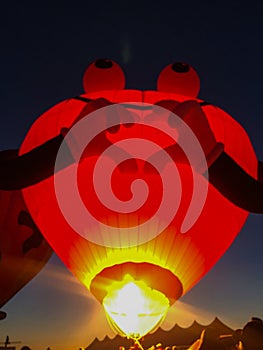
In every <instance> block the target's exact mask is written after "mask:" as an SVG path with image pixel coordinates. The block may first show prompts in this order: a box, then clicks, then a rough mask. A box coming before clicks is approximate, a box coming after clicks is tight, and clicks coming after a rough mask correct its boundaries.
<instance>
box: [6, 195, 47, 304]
mask: <svg viewBox="0 0 263 350" xmlns="http://www.w3.org/2000/svg"><path fill="white" fill-rule="evenodd" d="M0 213H1V215H0V254H1V258H0V307H2V306H3V305H4V304H5V303H7V302H8V301H9V300H10V299H11V298H12V297H13V296H14V295H15V294H16V293H17V292H18V291H19V290H20V289H21V288H23V287H24V286H25V285H26V284H27V283H28V282H29V281H31V279H32V278H33V277H34V276H35V275H36V274H37V273H38V272H39V271H40V270H41V269H42V267H43V266H44V265H45V263H46V262H47V261H48V259H49V258H50V256H51V254H52V252H53V250H52V249H51V247H50V246H49V244H48V243H47V242H46V240H45V239H44V237H43V236H42V234H41V232H40V231H39V229H38V228H37V226H36V224H35V223H34V221H33V220H32V217H31V215H30V213H29V211H28V209H27V207H26V205H25V202H24V199H23V196H22V192H21V191H0Z"/></svg>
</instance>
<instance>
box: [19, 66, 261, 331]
mask: <svg viewBox="0 0 263 350" xmlns="http://www.w3.org/2000/svg"><path fill="white" fill-rule="evenodd" d="M104 77H105V78H104ZM115 78H116V79H115ZM124 85H125V80H124V74H123V72H122V70H121V68H120V67H119V66H118V65H117V64H116V63H115V62H112V61H110V60H99V61H97V62H95V63H93V64H92V65H91V66H89V67H88V68H87V71H86V72H85V74H84V88H85V91H86V92H85V93H84V94H83V95H81V96H78V97H75V98H72V99H68V100H66V101H63V102H61V103H59V104H58V105H56V106H55V107H53V108H51V109H50V110H48V111H47V112H45V113H44V114H43V115H42V116H41V117H40V118H38V119H37V120H36V122H35V123H34V124H33V126H32V127H31V129H30V130H29V132H28V134H27V136H26V138H25V140H24V142H23V144H22V146H21V149H20V155H23V154H26V153H27V152H30V151H31V150H34V149H36V147H38V146H41V145H42V144H44V143H45V142H47V141H48V140H51V139H53V138H55V137H56V136H58V135H60V134H61V133H62V134H63V135H65V141H64V142H63V143H62V146H61V148H60V150H59V152H58V157H57V163H56V165H57V168H56V170H57V172H56V175H55V176H54V177H53V176H51V177H47V178H46V179H45V180H43V181H39V182H38V183H34V184H33V185H32V186H29V187H27V188H24V189H23V196H24V199H25V202H26V205H27V207H28V209H29V211H30V214H31V216H32V217H33V219H34V221H35V223H36V225H37V226H38V228H39V229H40V230H41V232H42V233H43V235H44V236H45V238H46V239H47V241H48V242H49V243H50V245H51V246H52V248H53V249H54V250H55V252H56V253H57V254H58V255H59V257H60V258H61V259H62V261H63V262H64V263H65V265H66V266H67V267H68V268H69V269H70V270H71V271H72V273H73V274H74V275H75V276H76V277H77V278H78V279H79V280H80V281H81V282H82V283H83V284H84V285H85V286H86V287H87V288H88V289H89V290H90V291H91V292H92V293H93V295H94V296H95V297H96V298H97V299H98V300H99V301H101V302H102V303H103V305H104V307H105V309H106V310H107V313H108V316H109V318H110V320H111V323H112V324H114V327H115V329H118V331H119V332H120V333H121V334H126V335H129V336H131V335H132V334H133V335H134V334H135V335H136V334H139V336H142V335H143V334H145V332H148V331H150V330H151V329H150V328H154V327H156V325H157V324H158V323H159V322H160V320H161V319H162V318H163V316H164V315H165V312H166V310H167V304H166V300H168V301H169V305H171V304H172V303H174V302H175V301H176V299H178V298H179V297H180V296H181V295H184V294H185V293H186V292H187V291H189V289H190V288H192V287H193V286H194V285H195V284H196V283H197V282H198V281H199V280H200V279H201V278H202V277H203V276H204V275H205V274H206V273H207V271H209V269H210V268H211V267H212V266H213V265H214V264H215V263H216V262H217V261H218V259H219V258H220V257H221V256H222V255H223V253H224V252H225V251H226V249H227V248H228V247H229V246H230V245H231V243H232V241H233V240H234V238H235V237H236V235H237V234H238V232H239V231H240V230H241V228H242V226H243V224H244V223H245V221H246V219H247V216H248V211H246V210H244V209H242V208H240V207H239V206H238V205H235V204H233V203H232V202H231V201H230V200H229V199H228V198H227V197H225V196H224V195H222V194H221V193H220V191H218V189H217V188H216V187H214V185H213V184H212V183H211V181H209V180H208V179H207V173H208V171H207V170H208V168H207V167H210V166H211V167H212V166H213V164H215V162H216V160H217V159H219V157H221V155H222V154H227V155H228V156H229V157H231V159H233V160H234V161H235V162H236V163H237V164H238V165H239V166H240V167H241V168H242V169H244V170H245V171H246V172H247V174H248V175H249V176H251V177H252V178H254V179H256V178H257V158H256V155H255V153H254V150H253V148H252V146H251V143H250V140H249V138H248V136H247V134H246V133H245V131H244V130H243V128H242V127H241V126H240V125H239V124H238V123H237V122H236V121H235V120H234V119H233V118H231V116H229V115H228V114H227V113H225V112H224V111H222V110H221V109H219V108H217V107H214V106H211V105H209V104H207V103H205V102H204V101H202V100H200V99H198V98H196V96H197V94H198V91H199V78H198V75H197V74H196V72H195V71H194V70H193V69H192V68H191V67H189V66H188V65H186V64H182V63H180V64H174V65H169V66H168V67H166V68H165V69H164V70H163V71H162V72H161V73H160V76H159V78H158V91H140V90H125V89H124ZM116 104H117V105H116ZM89 141H90V142H89ZM68 149H70V151H71V156H73V158H74V161H75V162H71V163H70V164H71V165H70V166H67V167H65V168H63V167H61V163H63V161H65V159H66V158H67V156H68V153H67V152H68ZM212 180H213V178H212ZM219 186H220V185H219ZM127 276H129V277H127ZM127 278H128V280H129V279H130V280H129V281H128V280H127ZM125 281H126V282H125ZM125 283H126V284H125ZM116 286H117V287H116ZM142 286H145V287H142ZM147 288H148V289H147ZM130 291H132V292H131V293H130ZM123 292H127V293H129V300H127V303H129V304H130V305H135V304H136V303H141V304H140V305H141V307H140V308H141V310H142V313H143V315H144V316H145V318H144V320H142V319H141V318H140V316H139V312H138V311H136V310H135V309H131V308H130V309H129V305H128V309H127V310H126V311H127V312H125V314H128V313H130V312H132V313H133V312H134V313H133V314H132V315H131V316H129V320H130V322H131V323H130V322H129V323H127V322H126V321H125V320H124V319H125V317H124V316H123V315H122V314H121V309H120V305H121V303H122V293H123ZM158 293H159V294H158ZM151 294H152V296H151V297H149V295H151ZM157 295H158V297H157ZM159 296H160V299H159ZM145 298H146V300H147V298H148V300H147V302H146V304H147V303H148V304H147V306H145V304H144V302H143V299H145ZM116 300H119V301H118V302H117V301H116ZM139 300H140V301H139ZM119 303H120V304H119ZM145 307H146V309H145ZM121 308H123V310H124V306H123V307H121ZM145 320H146V322H145ZM146 323H147V324H148V325H150V326H149V327H146V326H145V324H146Z"/></svg>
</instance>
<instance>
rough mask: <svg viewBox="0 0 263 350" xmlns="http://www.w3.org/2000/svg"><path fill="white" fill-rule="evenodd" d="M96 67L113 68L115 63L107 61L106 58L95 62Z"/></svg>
mask: <svg viewBox="0 0 263 350" xmlns="http://www.w3.org/2000/svg"><path fill="white" fill-rule="evenodd" d="M94 64H95V67H97V68H102V69H105V68H111V67H112V66H113V63H112V61H111V60H108V59H105V58H101V59H98V60H96V61H95V63H94Z"/></svg>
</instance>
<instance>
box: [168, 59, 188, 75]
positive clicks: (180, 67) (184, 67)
mask: <svg viewBox="0 0 263 350" xmlns="http://www.w3.org/2000/svg"><path fill="white" fill-rule="evenodd" d="M172 70H173V71H175V72H177V73H187V72H188V71H189V70H190V66H189V64H187V63H182V62H176V63H174V64H173V65H172Z"/></svg>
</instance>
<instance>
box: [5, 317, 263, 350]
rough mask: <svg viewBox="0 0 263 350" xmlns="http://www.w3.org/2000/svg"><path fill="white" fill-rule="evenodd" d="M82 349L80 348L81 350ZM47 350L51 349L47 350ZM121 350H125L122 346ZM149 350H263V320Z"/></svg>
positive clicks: (133, 348)
mask: <svg viewBox="0 0 263 350" xmlns="http://www.w3.org/2000/svg"><path fill="white" fill-rule="evenodd" d="M7 349H8V347H7ZM82 349H83V348H79V350H82ZM86 349H88V347H87V348H86ZM141 349H143V347H140V346H138V344H136V343H135V344H134V345H133V346H131V347H130V349H129V350H141ZM20 350H32V349H31V348H30V347H28V346H23V347H22V348H21V349H20ZM47 350H51V349H50V348H47ZM83 350H84V349H83ZM112 350H114V349H112ZM119 350H125V348H124V347H123V346H121V347H120V349H119ZM147 350H263V320H262V319H260V318H258V317H252V318H251V320H250V321H249V322H247V323H246V324H245V325H244V327H243V328H241V329H236V330H234V331H233V332H232V333H231V334H220V331H219V330H218V329H217V328H216V327H213V326H208V327H206V328H204V329H203V331H202V332H201V334H200V337H199V338H198V339H196V341H195V342H194V343H193V344H191V345H190V346H189V345H188V346H187V345H185V346H182V345H180V346H176V345H171V346H163V345H162V344H161V343H158V344H156V345H152V346H151V347H150V348H148V349H147Z"/></svg>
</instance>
